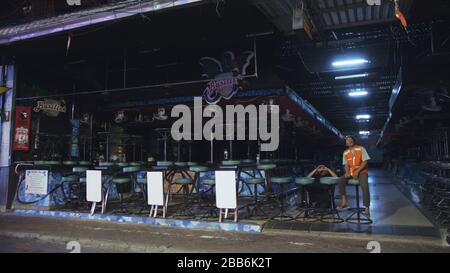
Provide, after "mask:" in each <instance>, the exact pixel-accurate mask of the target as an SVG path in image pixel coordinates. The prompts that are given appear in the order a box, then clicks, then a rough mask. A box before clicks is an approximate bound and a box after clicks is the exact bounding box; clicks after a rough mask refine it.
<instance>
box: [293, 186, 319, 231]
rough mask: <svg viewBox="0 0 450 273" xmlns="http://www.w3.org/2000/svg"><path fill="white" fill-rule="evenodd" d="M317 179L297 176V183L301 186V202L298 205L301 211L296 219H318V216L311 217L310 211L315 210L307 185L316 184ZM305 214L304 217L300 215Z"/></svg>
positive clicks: (313, 220)
mask: <svg viewBox="0 0 450 273" xmlns="http://www.w3.org/2000/svg"><path fill="white" fill-rule="evenodd" d="M314 182H315V179H314V178H312V177H297V178H295V184H297V186H298V187H299V188H300V191H301V193H300V196H301V197H300V204H299V205H298V206H297V209H298V211H299V213H298V214H297V216H296V217H295V219H296V220H297V219H302V220H303V221H308V222H309V221H312V222H315V221H317V220H318V219H317V217H311V215H310V212H311V211H315V209H314V208H311V202H310V198H309V191H307V190H306V186H307V185H311V184H314ZM302 214H303V217H300V216H301V215H302Z"/></svg>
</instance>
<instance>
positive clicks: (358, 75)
mask: <svg viewBox="0 0 450 273" xmlns="http://www.w3.org/2000/svg"><path fill="white" fill-rule="evenodd" d="M368 76H369V73H362V74H352V75H345V76H336V77H334V79H335V80H346V79H356V78H364V77H368Z"/></svg>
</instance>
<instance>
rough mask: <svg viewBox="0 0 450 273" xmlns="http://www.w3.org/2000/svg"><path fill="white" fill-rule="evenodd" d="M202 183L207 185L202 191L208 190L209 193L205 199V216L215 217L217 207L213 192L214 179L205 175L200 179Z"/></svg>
mask: <svg viewBox="0 0 450 273" xmlns="http://www.w3.org/2000/svg"><path fill="white" fill-rule="evenodd" d="M202 183H203V184H204V185H206V186H209V189H208V190H206V191H205V192H204V193H205V194H206V193H207V192H210V193H211V195H210V196H209V198H208V200H207V205H206V208H207V209H208V210H207V217H217V207H216V203H215V194H214V188H215V187H216V179H215V178H211V177H207V178H203V179H202Z"/></svg>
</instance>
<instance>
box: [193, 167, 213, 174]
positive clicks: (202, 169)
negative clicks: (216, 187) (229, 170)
mask: <svg viewBox="0 0 450 273" xmlns="http://www.w3.org/2000/svg"><path fill="white" fill-rule="evenodd" d="M189 170H190V171H191V172H196V173H198V172H207V171H209V168H208V167H205V166H191V167H189Z"/></svg>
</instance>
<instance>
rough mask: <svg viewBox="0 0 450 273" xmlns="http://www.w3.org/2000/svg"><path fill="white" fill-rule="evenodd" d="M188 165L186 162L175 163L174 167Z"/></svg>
mask: <svg viewBox="0 0 450 273" xmlns="http://www.w3.org/2000/svg"><path fill="white" fill-rule="evenodd" d="M187 165H188V164H187V162H175V166H178V167H186V166H187Z"/></svg>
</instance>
